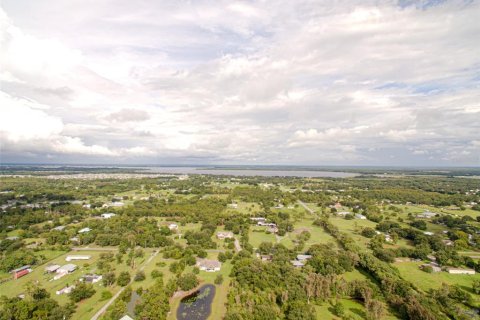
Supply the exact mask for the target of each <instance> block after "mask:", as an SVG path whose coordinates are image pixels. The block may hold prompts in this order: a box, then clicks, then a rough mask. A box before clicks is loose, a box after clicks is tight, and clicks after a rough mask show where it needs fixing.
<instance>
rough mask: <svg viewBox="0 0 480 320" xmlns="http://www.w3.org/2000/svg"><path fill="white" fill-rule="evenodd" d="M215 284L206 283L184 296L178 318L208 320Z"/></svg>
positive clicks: (178, 319) (179, 319)
mask: <svg viewBox="0 0 480 320" xmlns="http://www.w3.org/2000/svg"><path fill="white" fill-rule="evenodd" d="M213 297H215V286H214V285H213V284H206V285H204V286H201V287H200V288H199V289H198V290H197V291H195V292H194V293H192V294H190V295H188V296H186V297H183V298H182V300H180V305H179V306H178V309H177V320H206V319H207V318H208V316H209V315H210V312H211V309H212V301H213Z"/></svg>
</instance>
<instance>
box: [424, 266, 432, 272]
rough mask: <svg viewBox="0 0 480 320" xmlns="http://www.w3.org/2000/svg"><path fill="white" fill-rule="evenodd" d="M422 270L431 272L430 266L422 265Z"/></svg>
mask: <svg viewBox="0 0 480 320" xmlns="http://www.w3.org/2000/svg"><path fill="white" fill-rule="evenodd" d="M422 270H423V271H425V272H426V273H433V268H432V266H423V267H422Z"/></svg>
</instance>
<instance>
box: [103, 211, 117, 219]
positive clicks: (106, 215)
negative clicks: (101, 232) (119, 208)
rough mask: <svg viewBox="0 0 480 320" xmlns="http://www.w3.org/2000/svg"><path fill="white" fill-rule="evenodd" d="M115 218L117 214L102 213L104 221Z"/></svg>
mask: <svg viewBox="0 0 480 320" xmlns="http://www.w3.org/2000/svg"><path fill="white" fill-rule="evenodd" d="M115 216H116V214H115V213H113V212H107V213H102V219H110V218H112V217H115Z"/></svg>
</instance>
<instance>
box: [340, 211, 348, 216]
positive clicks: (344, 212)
mask: <svg viewBox="0 0 480 320" xmlns="http://www.w3.org/2000/svg"><path fill="white" fill-rule="evenodd" d="M347 214H350V212H348V211H340V212H337V215H339V216H343V217H344V216H346V215H347Z"/></svg>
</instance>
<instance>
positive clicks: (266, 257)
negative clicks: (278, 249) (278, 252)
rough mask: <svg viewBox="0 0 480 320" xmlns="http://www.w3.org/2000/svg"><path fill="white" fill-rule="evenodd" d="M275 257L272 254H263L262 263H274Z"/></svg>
mask: <svg viewBox="0 0 480 320" xmlns="http://www.w3.org/2000/svg"><path fill="white" fill-rule="evenodd" d="M272 259H273V256H272V255H271V254H262V255H260V260H262V261H272Z"/></svg>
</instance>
